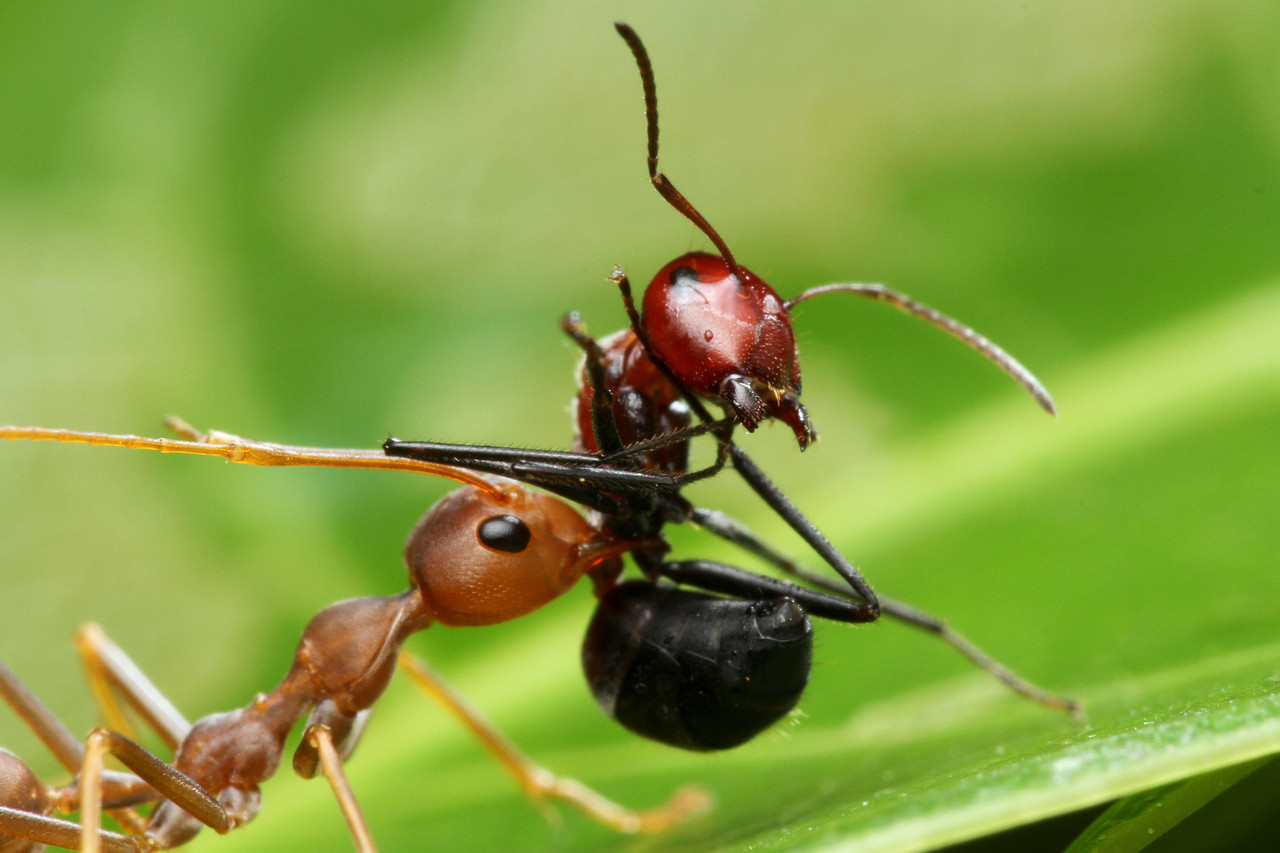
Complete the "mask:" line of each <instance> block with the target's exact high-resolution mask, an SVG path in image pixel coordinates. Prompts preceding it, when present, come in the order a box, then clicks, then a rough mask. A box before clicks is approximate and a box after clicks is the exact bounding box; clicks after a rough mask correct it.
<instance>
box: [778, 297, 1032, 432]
mask: <svg viewBox="0 0 1280 853" xmlns="http://www.w3.org/2000/svg"><path fill="white" fill-rule="evenodd" d="M824 293H851V294H853V295H855V296H866V297H868V298H870V299H874V300H876V301H877V302H887V303H888V304H890V305H892V306H894V307H895V308H898V309H899V310H901V311H905V312H906V313H908V314H913V315H915V316H916V317H919V318H921V319H922V320H924V321H925V322H927V323H930V324H932V325H934V326H936V327H937V328H939V329H941V330H942V331H944V332H946V333H947V334H949V335H951V336H952V337H953V338H955V339H957V340H959V341H960V342H961V343H963V344H965V345H966V346H968V347H971V348H972V349H975V350H977V351H978V352H980V353H982V355H984V356H985V357H986V358H987V359H988V360H990V361H991V363H993V364H994V365H995V366H996V367H998V368H1000V369H1001V370H1003V371H1004V372H1005V373H1006V374H1008V375H1009V377H1010V378H1012V379H1013V381H1015V382H1017V383H1018V384H1019V385H1021V386H1022V387H1023V388H1024V389H1025V390H1026V392H1027V393H1028V394H1030V395H1031V396H1032V398H1033V399H1034V400H1035V401H1036V402H1037V403H1038V404H1040V408H1042V409H1044V410H1045V411H1046V412H1048V413H1049V414H1051V415H1056V414H1057V413H1058V410H1057V408H1056V407H1055V406H1054V404H1053V397H1052V396H1050V394H1049V390H1048V389H1047V388H1045V387H1044V385H1042V384H1041V382H1040V380H1039V379H1037V378H1036V377H1035V374H1033V373H1032V372H1031V371H1030V370H1027V368H1025V367H1023V365H1022V363H1021V362H1020V361H1018V360H1017V359H1016V358H1014V357H1013V356H1011V355H1009V353H1007V352H1005V350H1004V349H1003V348H1002V347H1000V345H999V344H997V343H995V342H994V341H992V340H991V339H989V338H987V337H986V336H984V335H981V334H979V333H978V332H975V331H974V330H973V329H971V328H969V327H968V326H966V325H964V324H963V323H961V322H958V321H956V320H953V319H951V318H950V317H948V316H947V315H946V314H943V313H942V312H941V311H936V310H934V309H933V308H930V307H929V306H928V305H925V304H923V303H920V302H916V301H915V300H914V299H912V298H911V297H909V296H907V295H906V294H903V293H898V292H897V291H896V290H890V289H889V288H887V287H885V286H884V285H883V284H824V285H821V286H820V287H811V288H809V289H808V290H806V291H804V292H803V293H801V294H799V295H798V296H795V297H793V298H792V299H788V300H787V301H786V303H785V305H784V307H785V308H786V309H787V313H788V314H789V313H791V309H792V308H794V307H795V306H796V305H799V304H800V303H801V302H804V301H805V300H807V299H812V298H813V297H815V296H820V295H822V294H824Z"/></svg>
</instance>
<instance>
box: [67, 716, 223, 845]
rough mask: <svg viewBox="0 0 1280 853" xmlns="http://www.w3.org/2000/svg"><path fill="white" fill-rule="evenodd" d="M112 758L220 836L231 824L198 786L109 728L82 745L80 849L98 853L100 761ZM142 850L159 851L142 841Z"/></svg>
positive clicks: (214, 800)
mask: <svg viewBox="0 0 1280 853" xmlns="http://www.w3.org/2000/svg"><path fill="white" fill-rule="evenodd" d="M107 754H110V755H113V756H115V757H116V758H118V759H119V760H120V762H121V763H122V764H124V766H126V767H128V768H129V769H130V770H132V771H133V772H134V773H136V774H137V775H138V777H139V778H140V779H143V780H145V781H146V782H147V784H149V785H150V786H151V787H152V788H155V789H156V791H158V792H159V793H160V795H161V796H162V797H164V798H165V799H166V800H169V801H171V802H172V803H173V804H174V805H176V806H178V807H179V808H181V809H182V810H183V811H185V812H186V813H187V814H189V815H191V816H192V817H194V818H195V819H196V820H198V821H200V822H201V823H203V824H204V825H205V826H208V827H210V828H212V829H213V830H214V831H215V832H217V833H219V834H223V833H226V832H229V831H230V830H231V827H232V824H231V821H230V819H229V818H228V816H227V812H226V809H224V808H223V807H222V805H221V804H220V803H219V802H218V801H217V800H216V799H214V797H213V796H212V795H211V794H210V793H209V792H208V791H206V790H205V789H204V788H202V787H201V786H200V785H199V784H198V783H196V782H195V781H194V780H192V779H191V778H190V777H188V776H187V775H186V774H184V773H181V772H180V771H178V770H175V769H174V768H173V767H172V766H171V765H169V764H166V763H165V762H164V761H161V760H160V759H159V758H157V757H156V756H154V755H152V754H151V753H150V752H148V751H147V750H146V749H144V748H143V747H141V746H139V745H138V744H136V743H134V742H133V741H131V740H129V738H127V737H125V736H124V735H122V734H119V733H118V732H113V731H111V730H110V729H94V730H93V731H92V732H90V733H89V742H88V744H87V745H86V746H85V751H84V765H83V767H82V769H81V771H80V849H81V850H83V851H85V853H98V851H99V846H98V836H99V834H100V826H101V818H102V814H101V813H102V759H103V756H104V755H107ZM139 845H140V846H141V847H142V849H159V848H158V847H156V846H154V845H151V844H149V843H148V842H147V840H145V839H140V840H139Z"/></svg>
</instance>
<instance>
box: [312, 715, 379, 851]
mask: <svg viewBox="0 0 1280 853" xmlns="http://www.w3.org/2000/svg"><path fill="white" fill-rule="evenodd" d="M302 739H303V742H304V743H307V744H309V745H310V746H311V748H312V749H314V750H315V751H316V753H317V754H318V755H319V758H320V766H321V767H322V768H323V770H324V776H325V778H326V779H328V780H329V786H330V787H331V788H333V795H334V796H335V797H336V798H337V799H338V808H340V809H342V816H343V817H344V818H346V821H347V827H348V828H349V829H350V830H351V838H352V840H353V841H355V844H356V850H357V851H358V853H377V848H376V847H375V846H374V844H373V836H372V835H370V833H369V825H368V824H367V823H365V820H364V813H363V812H362V811H361V810H360V804H359V803H357V802H356V794H355V791H353V790H351V783H350V782H349V781H347V774H346V771H345V770H343V769H342V755H341V754H340V753H339V752H338V748H337V747H336V746H335V745H334V743H333V732H332V731H330V729H329V727H328V726H326V725H324V724H323V723H316V724H313V725H310V726H307V730H306V731H305V732H303V735H302Z"/></svg>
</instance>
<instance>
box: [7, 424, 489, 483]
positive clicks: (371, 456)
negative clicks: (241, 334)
mask: <svg viewBox="0 0 1280 853" xmlns="http://www.w3.org/2000/svg"><path fill="white" fill-rule="evenodd" d="M165 425H166V426H168V427H169V429H171V430H173V431H174V432H175V433H177V434H178V435H180V436H183V438H180V439H173V438H148V437H147V436H141V435H115V434H111V433H105V432H83V431H81V430H72V429H52V428H49V427H24V426H0V439H9V440H20V439H26V440H28V441H64V442H70V443H74V444H92V445H98V446H103V447H127V448H130V449H133V450H155V451H158V452H160V453H190V454H193V455H196V456H220V457H222V458H223V459H226V460H227V461H228V462H236V463H239V464H242V465H264V466H307V467H314V468H368V469H382V470H390V471H414V472H417V473H421V474H431V475H433V476H436V477H444V478H445V479H448V480H454V481H456V482H459V483H464V484H466V485H469V486H475V487H476V488H478V489H481V490H483V491H485V492H487V493H488V494H491V495H497V494H499V493H501V492H502V488H501V487H500V486H497V485H494V484H493V483H492V482H490V481H489V480H486V479H485V478H484V477H481V476H480V475H478V474H473V473H471V472H469V471H462V470H459V469H457V468H450V467H448V466H446V465H435V464H432V463H430V462H422V461H419V460H416V459H406V458H396V457H391V456H387V455H385V454H384V453H383V452H382V451H381V450H363V449H336V448H327V447H296V446H294V445H289V444H270V443H268V442H265V441H255V440H254V439H250V438H241V437H239V436H234V435H231V434H230V433H224V432H216V431H214V432H209V433H207V434H205V433H200V432H198V431H197V430H195V429H194V428H192V427H191V426H190V425H188V424H187V423H186V422H185V421H183V420H181V419H180V418H176V417H170V418H168V419H166V421H165Z"/></svg>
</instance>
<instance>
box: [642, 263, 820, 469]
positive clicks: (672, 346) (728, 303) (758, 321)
mask: <svg viewBox="0 0 1280 853" xmlns="http://www.w3.org/2000/svg"><path fill="white" fill-rule="evenodd" d="M738 271H739V273H740V275H735V274H734V272H733V271H732V269H731V268H730V265H729V263H728V262H727V261H726V260H725V259H724V258H722V257H720V256H719V255H712V254H709V253H707V252H691V253H689V254H687V255H682V256H681V257H679V258H676V259H675V260H674V261H672V262H671V263H669V264H667V265H666V266H665V267H663V268H662V269H661V270H659V271H658V274H657V275H656V276H654V278H653V281H652V282H651V283H650V284H649V287H648V289H646V290H645V294H644V313H643V323H644V327H645V329H646V330H647V332H648V338H649V345H650V346H651V347H652V348H653V350H654V352H655V353H656V354H657V355H658V357H659V358H660V359H662V361H663V362H664V363H665V364H666V365H667V367H668V368H670V370H671V372H672V373H673V374H675V377H676V379H678V380H679V381H680V382H681V384H683V385H684V386H685V387H687V388H689V389H690V390H691V391H693V392H694V393H697V394H701V395H702V396H705V397H711V398H716V397H718V398H720V399H721V400H722V401H723V403H724V404H725V405H726V406H727V407H728V408H729V409H730V410H732V411H733V413H734V414H735V415H737V416H738V419H739V420H740V421H741V422H742V425H743V426H744V427H746V428H747V429H748V430H754V429H755V428H756V426H757V425H758V424H759V423H760V422H761V421H763V420H766V419H768V418H771V417H776V418H778V419H780V420H781V421H783V422H784V423H786V424H787V425H788V426H790V427H791V429H792V430H793V431H794V432H795V435H796V440H797V441H799V442H800V446H801V448H803V447H805V446H806V445H807V444H808V443H809V442H810V441H811V440H813V438H815V433H814V430H813V426H812V425H811V424H810V423H809V416H808V413H807V412H806V411H805V408H804V406H803V405H801V404H800V365H799V362H798V360H797V356H796V336H795V332H794V331H793V330H792V328H791V318H790V316H789V315H788V314H787V309H786V305H785V304H784V303H783V301H782V299H781V298H780V297H779V296H778V294H777V293H776V292H774V289H773V288H772V287H770V286H769V285H768V284H766V283H765V281H764V280H763V279H761V278H760V277H759V276H757V275H756V274H755V273H753V272H751V271H750V270H748V269H747V268H746V267H742V266H739V267H738Z"/></svg>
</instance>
